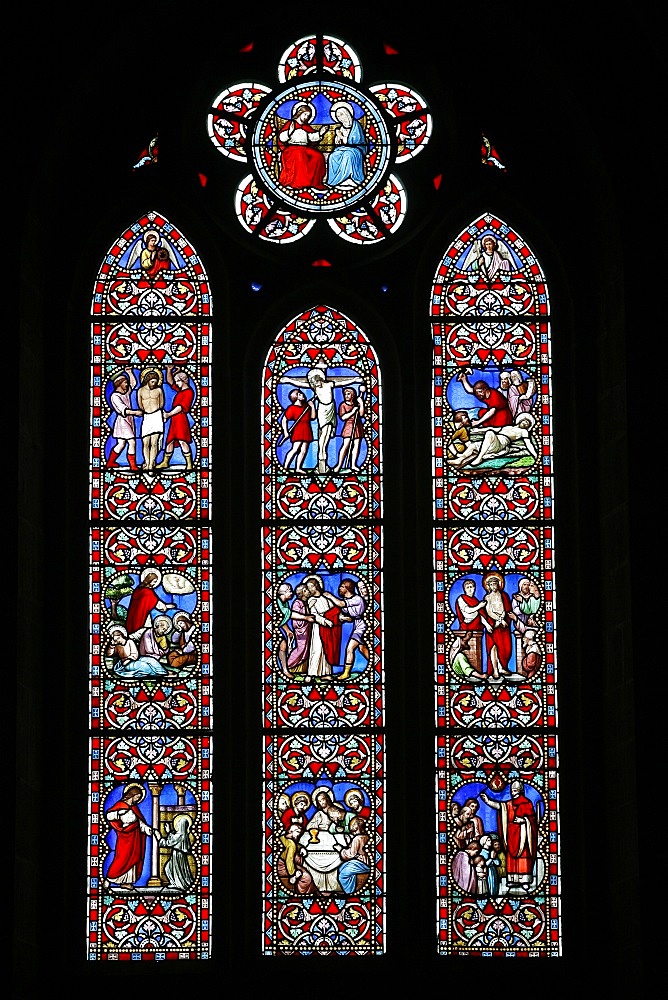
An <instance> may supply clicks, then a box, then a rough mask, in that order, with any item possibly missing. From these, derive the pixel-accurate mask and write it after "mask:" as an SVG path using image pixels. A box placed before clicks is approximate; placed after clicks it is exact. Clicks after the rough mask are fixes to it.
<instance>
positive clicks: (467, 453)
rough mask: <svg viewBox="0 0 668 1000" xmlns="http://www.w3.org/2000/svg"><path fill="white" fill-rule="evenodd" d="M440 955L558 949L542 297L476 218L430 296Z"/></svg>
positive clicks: (504, 236) (521, 265) (512, 250)
mask: <svg viewBox="0 0 668 1000" xmlns="http://www.w3.org/2000/svg"><path fill="white" fill-rule="evenodd" d="M431 317H432V333H433V359H434V368H433V397H432V417H433V425H432V435H433V477H434V478H433V481H434V490H433V499H434V518H435V521H434V584H435V602H434V615H435V664H436V716H437V727H438V730H437V732H438V735H437V761H438V765H437V794H438V804H439V822H438V844H439V868H438V898H439V932H438V947H439V951H440V952H441V953H442V954H445V955H453V954H461V955H507V956H519V955H535V956H538V955H547V956H554V955H559V954H560V952H561V923H560V910H559V907H560V895H559V894H560V879H561V872H560V859H559V847H558V791H557V786H558V760H557V739H558V736H557V728H558V716H557V688H556V680H557V678H556V628H555V615H556V604H555V580H554V520H553V519H554V487H553V475H554V470H553V462H552V454H553V448H552V399H551V352H550V325H549V300H548V294H547V287H546V284H545V279H544V276H543V273H542V271H541V268H540V265H539V264H538V262H537V260H536V259H535V257H534V255H533V253H532V251H531V250H530V248H529V247H528V246H527V245H526V244H525V242H524V241H523V240H522V238H521V237H520V236H519V235H518V234H517V233H515V232H514V231H513V230H512V229H511V228H510V227H509V226H507V225H506V224H505V223H503V222H502V221H501V220H500V219H498V218H496V217H494V216H492V215H484V216H481V217H480V218H479V219H477V220H476V221H475V222H473V223H472V224H471V225H470V226H469V227H468V228H467V230H466V231H465V232H463V233H462V234H461V235H460V236H459V237H458V238H457V239H456V240H455V241H454V242H453V243H452V245H451V246H450V248H449V249H448V251H447V252H446V254H445V256H444V258H443V260H442V262H441V264H440V265H439V267H438V269H437V271H436V275H435V279H434V284H433V288H432V296H431Z"/></svg>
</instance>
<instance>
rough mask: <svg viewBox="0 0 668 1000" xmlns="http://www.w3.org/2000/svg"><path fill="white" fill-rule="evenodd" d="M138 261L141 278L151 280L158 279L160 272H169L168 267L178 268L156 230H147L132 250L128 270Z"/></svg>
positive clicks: (173, 256)
mask: <svg viewBox="0 0 668 1000" xmlns="http://www.w3.org/2000/svg"><path fill="white" fill-rule="evenodd" d="M137 259H138V260H139V266H140V267H141V271H142V277H145V278H149V279H151V280H153V279H155V278H157V277H158V275H159V274H160V272H161V271H169V269H170V266H171V265H172V264H174V266H175V267H177V266H178V261H177V259H176V257H175V255H174V251H173V250H172V248H171V247H170V246H169V244H168V243H167V242H166V241H164V242H163V240H162V238H161V236H160V234H159V233H158V231H157V230H156V229H148V230H147V231H146V232H145V233H144V236H143V238H142V240H138V241H137V243H136V244H135V245H134V247H133V248H132V253H131V254H130V259H129V261H128V268H132V267H133V266H134V264H135V262H136V261H137Z"/></svg>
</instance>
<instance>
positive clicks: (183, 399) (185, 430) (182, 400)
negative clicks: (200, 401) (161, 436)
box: [165, 387, 195, 444]
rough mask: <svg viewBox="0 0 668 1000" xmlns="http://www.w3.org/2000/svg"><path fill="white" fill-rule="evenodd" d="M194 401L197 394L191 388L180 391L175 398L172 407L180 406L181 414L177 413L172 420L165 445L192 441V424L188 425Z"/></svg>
mask: <svg viewBox="0 0 668 1000" xmlns="http://www.w3.org/2000/svg"><path fill="white" fill-rule="evenodd" d="M194 399H195V393H194V392H193V390H192V389H191V388H190V387H188V388H187V389H179V391H178V392H177V393H176V395H175V396H174V400H173V403H172V406H180V407H181V412H180V413H175V414H174V416H173V417H172V418H171V420H170V424H169V430H168V431H167V439H166V441H165V444H167V443H168V442H169V441H187V442H190V441H192V434H191V433H190V424H189V423H188V414H189V413H190V407H191V406H192V405H193V400H194Z"/></svg>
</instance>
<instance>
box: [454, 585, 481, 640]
mask: <svg viewBox="0 0 668 1000" xmlns="http://www.w3.org/2000/svg"><path fill="white" fill-rule="evenodd" d="M459 601H462V602H463V603H464V604H466V605H468V607H469V608H475V606H476V605H477V604H480V600H479V599H478V598H477V597H469V595H468V594H461V595H460V597H459V598H458V600H457V601H456V602H455V611H456V612H457V618H458V623H459V628H460V629H462V630H463V631H466V632H482V628H483V625H482V621H481V619H480V612H478V614H477V615H476V616H475V618H474V619H473V620H472V621H470V622H465V621H463V619H462V617H461V615H460V614H459V607H458V604H459Z"/></svg>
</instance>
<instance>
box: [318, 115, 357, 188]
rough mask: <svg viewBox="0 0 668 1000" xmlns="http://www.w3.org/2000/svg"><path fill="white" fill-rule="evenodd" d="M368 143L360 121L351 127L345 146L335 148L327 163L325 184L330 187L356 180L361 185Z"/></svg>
mask: <svg viewBox="0 0 668 1000" xmlns="http://www.w3.org/2000/svg"><path fill="white" fill-rule="evenodd" d="M365 152H366V141H365V139H364V130H363V128H362V126H361V125H360V123H359V122H358V121H354V122H353V123H352V125H351V127H350V134H349V135H348V141H347V142H346V145H345V146H335V147H334V149H333V150H332V152H331V153H330V154H329V160H328V161H327V177H326V178H325V183H326V184H329V185H330V187H334V186H335V185H336V184H341V183H342V182H343V181H347V180H354V181H355V182H356V183H357V184H361V183H362V181H363V180H364V154H365Z"/></svg>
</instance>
